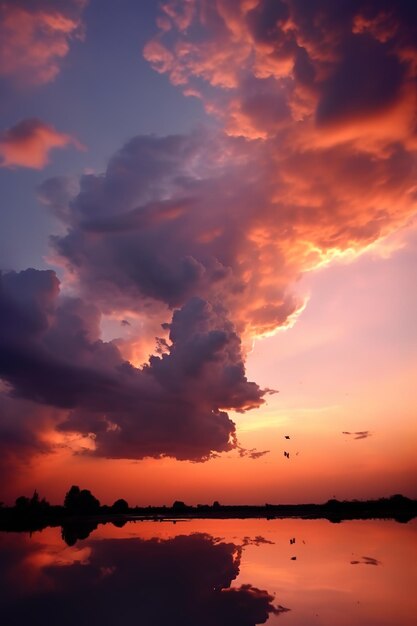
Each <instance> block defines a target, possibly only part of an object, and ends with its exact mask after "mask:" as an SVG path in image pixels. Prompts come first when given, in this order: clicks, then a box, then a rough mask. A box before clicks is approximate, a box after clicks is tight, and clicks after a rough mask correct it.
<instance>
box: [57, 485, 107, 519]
mask: <svg viewBox="0 0 417 626" xmlns="http://www.w3.org/2000/svg"><path fill="white" fill-rule="evenodd" d="M64 507H65V508H66V509H67V510H68V511H69V512H70V513H74V514H82V515H85V514H87V515H88V514H93V513H97V512H98V511H99V510H100V502H99V500H97V498H95V497H94V496H93V494H92V493H91V491H89V490H88V489H80V488H79V487H78V485H73V486H72V487H71V489H70V490H69V491H68V492H67V493H66V495H65V499H64Z"/></svg>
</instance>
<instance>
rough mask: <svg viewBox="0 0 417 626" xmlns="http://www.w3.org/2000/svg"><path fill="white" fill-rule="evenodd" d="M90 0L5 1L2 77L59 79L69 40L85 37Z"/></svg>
mask: <svg viewBox="0 0 417 626" xmlns="http://www.w3.org/2000/svg"><path fill="white" fill-rule="evenodd" d="M87 1H88V0H6V1H5V2H2V3H1V7H0V42H1V43H0V76H2V77H4V78H7V79H12V80H13V81H15V82H16V83H18V84H19V85H39V84H43V83H48V82H50V81H52V80H54V79H55V78H56V76H57V75H58V73H59V71H60V65H61V63H62V60H63V59H64V58H65V57H66V56H67V54H68V52H69V47H70V41H71V40H72V39H74V38H78V39H80V38H82V37H83V33H84V27H83V23H82V20H81V16H82V12H83V10H84V8H85V6H86V4H87Z"/></svg>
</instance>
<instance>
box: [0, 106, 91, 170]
mask: <svg viewBox="0 0 417 626" xmlns="http://www.w3.org/2000/svg"><path fill="white" fill-rule="evenodd" d="M68 145H73V146H75V147H76V148H77V149H78V150H84V149H85V148H84V146H83V145H82V144H81V143H80V142H79V141H77V139H74V137H71V135H67V134H66V133H60V132H58V131H57V130H55V129H54V128H53V127H52V126H48V124H45V123H44V122H42V121H41V120H38V119H36V118H31V119H26V120H22V121H21V122H19V123H18V124H16V126H13V127H12V128H9V129H8V130H7V131H6V132H5V133H3V134H2V135H1V136H0V158H1V162H0V167H28V168H32V169H37V170H40V169H42V168H43V167H45V165H46V164H47V163H48V161H49V152H50V150H53V149H54V148H65V147H66V146H68Z"/></svg>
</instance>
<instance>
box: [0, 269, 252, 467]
mask: <svg viewBox="0 0 417 626" xmlns="http://www.w3.org/2000/svg"><path fill="white" fill-rule="evenodd" d="M99 321H100V315H99V311H98V309H97V308H96V307H95V306H93V305H87V304H85V302H83V301H82V300H80V299H79V298H69V297H64V296H60V295H59V282H58V280H57V278H56V276H55V274H54V272H52V271H37V270H26V271H24V272H20V273H7V274H4V275H2V276H1V282H0V355H1V356H0V375H1V377H2V378H3V379H4V380H5V381H7V382H8V384H9V385H10V386H11V390H12V395H14V396H16V397H19V398H24V399H26V400H30V401H32V402H36V403H40V404H44V405H48V406H53V407H57V408H60V409H63V410H67V413H66V417H65V418H64V419H62V417H61V419H60V422H59V425H58V428H59V429H61V430H64V431H77V432H81V433H82V434H85V435H87V436H88V435H91V436H92V437H93V439H94V442H95V452H96V454H99V455H103V456H107V457H123V458H142V457H144V456H162V455H170V456H173V457H176V458H178V459H192V460H204V459H207V458H209V457H210V455H211V454H212V453H213V452H221V451H224V450H229V449H231V448H232V447H233V446H235V445H236V434H235V425H234V423H233V422H232V421H231V420H230V419H229V417H228V415H227V413H226V412H225V411H224V409H230V408H233V409H236V410H246V409H248V408H252V407H255V406H259V404H261V403H262V401H263V400H262V397H263V395H264V392H263V391H261V390H260V389H259V387H258V386H257V385H256V384H255V383H250V382H248V381H247V379H246V377H245V372H244V366H243V361H242V354H241V344H240V339H239V337H238V335H237V334H236V332H235V329H234V327H233V325H232V323H231V322H230V321H228V320H227V318H226V316H225V312H224V310H223V309H222V308H221V307H220V306H219V307H217V308H216V307H214V306H213V305H211V304H209V303H208V302H206V301H205V300H203V299H201V298H197V297H195V298H192V299H190V300H189V301H188V302H187V303H186V304H185V305H184V306H183V307H182V308H181V309H178V310H176V311H175V313H174V315H173V318H172V321H171V323H170V324H169V338H168V339H169V340H168V341H166V340H164V341H163V342H162V343H163V347H164V351H163V353H162V354H160V355H158V356H152V357H151V358H150V359H149V362H148V363H147V364H145V365H144V366H143V367H142V368H136V367H134V366H133V365H132V364H131V363H129V362H128V361H125V360H124V359H123V357H122V355H121V353H120V351H119V349H118V348H117V346H116V344H115V343H114V342H104V341H102V340H101V339H100V329H99ZM222 409H223V410H222ZM34 419H36V416H34Z"/></svg>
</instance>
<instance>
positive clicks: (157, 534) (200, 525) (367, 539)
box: [0, 520, 417, 626]
mask: <svg viewBox="0 0 417 626" xmlns="http://www.w3.org/2000/svg"><path fill="white" fill-rule="evenodd" d="M85 534H86V533H85V530H84V536H85ZM66 537H67V541H69V542H70V543H74V541H75V537H74V533H72V534H71V533H69V534H68V533H66ZM416 539H417V522H416V520H414V521H412V522H410V523H408V524H398V523H396V522H391V521H374V520H370V521H349V522H343V523H341V524H331V523H330V522H328V521H325V520H311V521H310V520H308V521H307V520H270V521H268V520H193V521H184V522H177V523H176V524H173V523H170V522H137V523H132V522H130V523H128V524H126V525H125V526H123V527H122V528H117V527H115V526H114V525H112V524H106V525H104V526H99V528H98V529H97V530H95V531H94V532H92V534H91V535H90V536H89V537H87V538H86V539H82V540H78V541H76V542H75V544H74V545H67V544H66V543H65V542H64V541H63V539H62V537H61V529H59V528H48V529H46V530H44V531H43V532H40V533H35V534H33V535H32V537H30V536H29V535H27V534H21V533H0V619H1V622H2V623H3V624H5V625H7V626H21V625H22V624H30V625H31V626H38V625H39V626H41V625H42V626H45V625H49V624H51V625H55V624H59V626H66V625H69V624H71V625H74V626H75V625H77V626H79V625H84V624H86V625H87V624H88V625H89V626H95V625H96V624H97V625H104V626H110V625H119V624H122V623H130V624H138V625H141V626H148V625H149V626H176V625H184V626H191V625H193V626H194V625H195V626H253V625H254V624H260V623H265V622H267V623H268V625H269V624H270V625H271V626H274V625H281V626H310V625H321V626H344V625H355V626H384V625H386V626H394V625H395V626H411V625H412V624H413V626H414V624H415V620H416V615H417V601H416V596H417V566H416V563H417V559H416V556H417V554H416V553H417V541H416Z"/></svg>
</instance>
